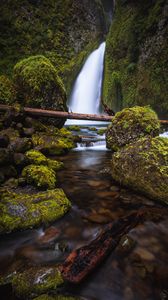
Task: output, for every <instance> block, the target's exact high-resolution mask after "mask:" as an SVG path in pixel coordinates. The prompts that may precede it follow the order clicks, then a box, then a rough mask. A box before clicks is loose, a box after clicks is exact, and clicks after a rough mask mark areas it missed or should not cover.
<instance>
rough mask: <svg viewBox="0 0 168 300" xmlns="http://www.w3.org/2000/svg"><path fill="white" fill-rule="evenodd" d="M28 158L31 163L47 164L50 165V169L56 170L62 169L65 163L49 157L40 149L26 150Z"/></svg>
mask: <svg viewBox="0 0 168 300" xmlns="http://www.w3.org/2000/svg"><path fill="white" fill-rule="evenodd" d="M26 158H27V160H28V162H29V164H34V165H45V166H48V168H49V169H52V170H54V171H58V170H60V169H61V168H62V167H63V165H64V164H63V163H62V162H59V161H57V160H52V159H49V158H47V157H46V156H45V155H44V154H42V153H41V152H40V151H38V150H34V149H33V150H30V151H27V152H26Z"/></svg>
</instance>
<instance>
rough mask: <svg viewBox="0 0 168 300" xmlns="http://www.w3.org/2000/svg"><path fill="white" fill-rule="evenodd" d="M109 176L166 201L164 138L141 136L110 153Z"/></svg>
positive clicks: (167, 167)
mask: <svg viewBox="0 0 168 300" xmlns="http://www.w3.org/2000/svg"><path fill="white" fill-rule="evenodd" d="M111 171H112V177H113V178H114V179H115V180H116V181H117V182H119V183H120V184H122V185H125V186H128V187H130V188H132V189H134V190H135V191H138V192H141V193H144V194H145V195H146V196H148V197H150V198H151V199H153V200H155V199H156V200H159V201H162V202H164V203H168V139H167V138H163V137H155V138H151V137H144V138H141V139H139V140H138V141H136V142H135V143H132V144H130V145H128V146H125V147H123V148H122V149H121V150H120V151H118V152H116V153H115V154H114V155H113V157H112V162H111Z"/></svg>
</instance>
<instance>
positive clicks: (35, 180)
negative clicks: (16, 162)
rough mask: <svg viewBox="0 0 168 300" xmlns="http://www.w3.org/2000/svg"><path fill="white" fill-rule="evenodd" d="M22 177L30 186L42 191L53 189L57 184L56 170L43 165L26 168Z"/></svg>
mask: <svg viewBox="0 0 168 300" xmlns="http://www.w3.org/2000/svg"><path fill="white" fill-rule="evenodd" d="M22 177H23V178H25V179H26V182H27V183H28V184H34V185H35V186H37V187H38V188H42V189H45V188H48V189H53V188H54V187H55V183H56V175H55V172H54V170H53V169H50V168H48V167H47V166H43V165H40V166H37V165H28V166H26V167H25V168H24V169H23V171H22Z"/></svg>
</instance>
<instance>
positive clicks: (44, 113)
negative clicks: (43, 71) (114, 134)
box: [0, 104, 168, 124]
mask: <svg viewBox="0 0 168 300" xmlns="http://www.w3.org/2000/svg"><path fill="white" fill-rule="evenodd" d="M10 108H12V106H8V105H3V104H0V111H6V110H8V109H10ZM23 111H24V112H25V113H26V114H27V115H30V116H38V117H50V118H66V119H75V120H90V121H103V122H111V120H112V118H113V116H107V115H96V114H79V113H73V112H64V111H55V110H46V109H38V108H30V107H24V108H23ZM160 123H162V124H168V120H160Z"/></svg>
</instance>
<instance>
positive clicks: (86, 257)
mask: <svg viewBox="0 0 168 300" xmlns="http://www.w3.org/2000/svg"><path fill="white" fill-rule="evenodd" d="M167 216H168V208H167V207H143V208H141V209H140V210H139V211H138V212H135V213H132V214H130V215H129V216H127V217H123V218H120V219H118V220H116V221H115V222H113V223H109V224H108V225H107V226H106V227H105V229H104V231H103V232H102V233H101V234H100V235H99V236H98V237H97V238H96V239H95V240H93V241H92V242H91V243H90V244H88V245H86V246H83V247H81V248H79V249H76V250H74V251H72V252H71V253H70V255H69V256H68V257H67V259H66V260H65V262H64V263H63V264H61V265H60V266H59V270H60V271H61V274H62V276H63V278H64V280H66V281H68V282H70V283H76V284H77V283H80V282H81V281H82V280H84V279H85V278H86V276H87V275H89V274H90V273H91V272H92V271H93V270H94V269H95V267H97V266H98V265H99V264H100V263H101V262H102V261H103V260H104V259H105V258H106V256H107V255H108V254H109V253H110V252H111V251H113V250H114V249H115V248H116V246H117V245H118V243H119V241H120V239H121V237H122V236H123V235H125V234H126V233H128V232H129V231H130V230H131V229H133V228H134V227H135V226H136V225H138V224H140V223H143V222H145V221H154V222H158V221H160V220H163V219H164V218H167Z"/></svg>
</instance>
